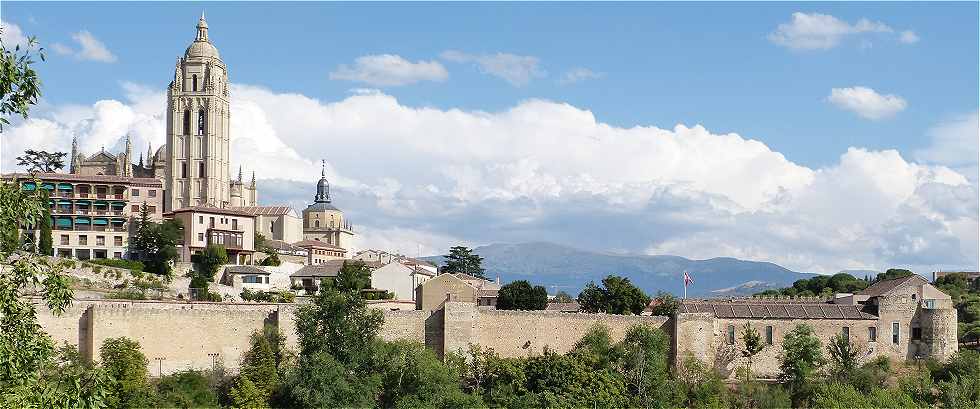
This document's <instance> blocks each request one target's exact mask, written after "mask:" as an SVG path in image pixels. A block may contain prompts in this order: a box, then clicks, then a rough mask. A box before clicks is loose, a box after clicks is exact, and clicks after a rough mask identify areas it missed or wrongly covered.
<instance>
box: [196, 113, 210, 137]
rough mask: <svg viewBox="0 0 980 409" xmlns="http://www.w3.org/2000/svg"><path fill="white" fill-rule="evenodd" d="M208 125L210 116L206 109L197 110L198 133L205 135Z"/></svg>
mask: <svg viewBox="0 0 980 409" xmlns="http://www.w3.org/2000/svg"><path fill="white" fill-rule="evenodd" d="M207 126H208V116H207V113H206V112H204V110H203V109H202V110H200V111H197V134H198V135H204V130H205V128H207Z"/></svg>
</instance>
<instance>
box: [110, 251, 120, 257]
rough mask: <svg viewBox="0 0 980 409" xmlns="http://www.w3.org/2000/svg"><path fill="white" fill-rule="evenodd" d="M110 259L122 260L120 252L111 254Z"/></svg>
mask: <svg viewBox="0 0 980 409" xmlns="http://www.w3.org/2000/svg"><path fill="white" fill-rule="evenodd" d="M112 258H122V252H119V251H117V252H115V253H112Z"/></svg>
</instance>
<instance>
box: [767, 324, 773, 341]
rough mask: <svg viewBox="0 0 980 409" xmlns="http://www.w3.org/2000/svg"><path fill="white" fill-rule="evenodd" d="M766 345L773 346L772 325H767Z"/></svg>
mask: <svg viewBox="0 0 980 409" xmlns="http://www.w3.org/2000/svg"><path fill="white" fill-rule="evenodd" d="M766 344H767V345H772V325H766Z"/></svg>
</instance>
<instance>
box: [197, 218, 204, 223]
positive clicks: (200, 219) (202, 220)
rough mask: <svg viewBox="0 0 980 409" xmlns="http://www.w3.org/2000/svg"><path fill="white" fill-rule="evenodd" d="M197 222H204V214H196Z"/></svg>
mask: <svg viewBox="0 0 980 409" xmlns="http://www.w3.org/2000/svg"><path fill="white" fill-rule="evenodd" d="M197 224H204V216H197Z"/></svg>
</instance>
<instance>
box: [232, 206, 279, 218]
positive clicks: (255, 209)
mask: <svg viewBox="0 0 980 409" xmlns="http://www.w3.org/2000/svg"><path fill="white" fill-rule="evenodd" d="M232 209H234V210H238V211H241V212H245V213H249V214H253V215H256V216H259V215H261V216H281V215H284V214H290V213H293V209H292V208H291V207H289V206H238V207H232Z"/></svg>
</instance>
